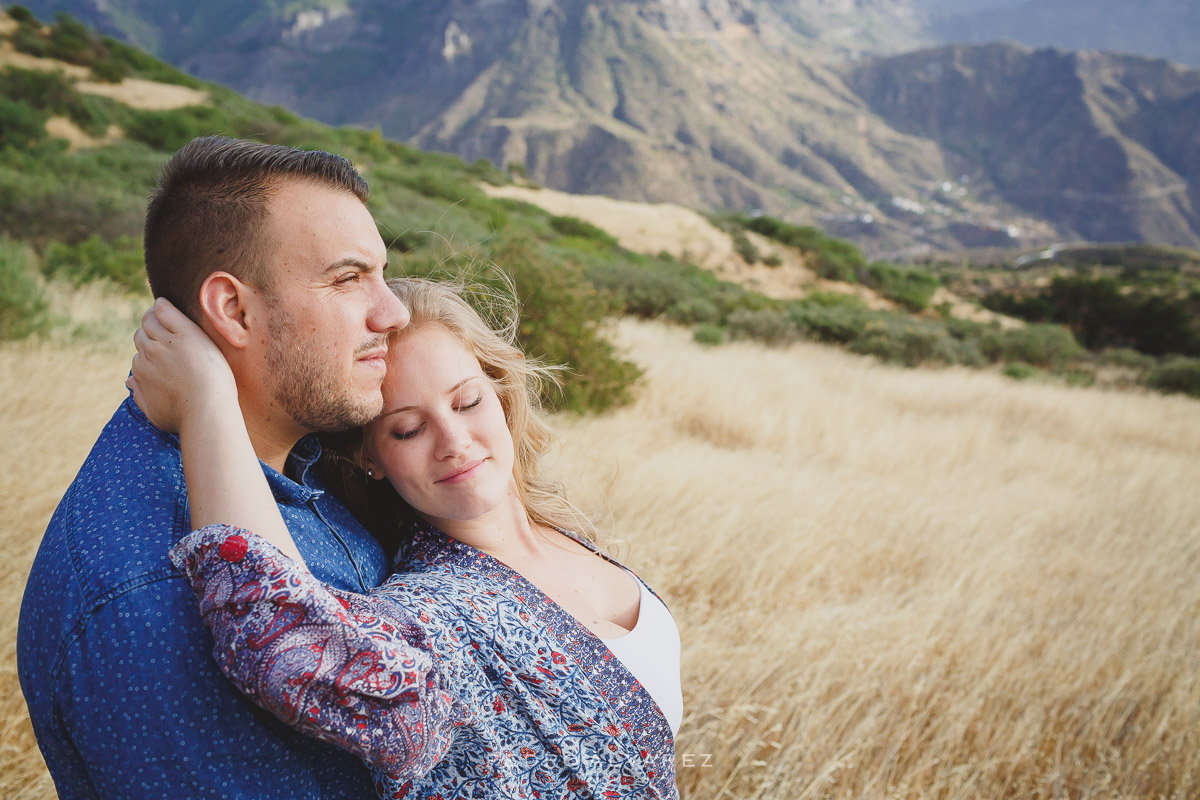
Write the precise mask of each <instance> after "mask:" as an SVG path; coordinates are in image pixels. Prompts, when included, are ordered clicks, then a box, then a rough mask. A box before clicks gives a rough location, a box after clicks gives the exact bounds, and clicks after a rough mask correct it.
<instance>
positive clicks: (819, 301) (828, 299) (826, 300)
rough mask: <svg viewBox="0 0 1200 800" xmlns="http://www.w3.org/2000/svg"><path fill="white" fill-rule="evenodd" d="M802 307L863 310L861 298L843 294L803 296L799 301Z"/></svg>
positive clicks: (811, 294) (819, 292)
mask: <svg viewBox="0 0 1200 800" xmlns="http://www.w3.org/2000/svg"><path fill="white" fill-rule="evenodd" d="M800 302H801V303H802V304H804V305H814V306H821V307H823V308H865V306H864V305H863V301H862V298H861V297H858V296H857V295H853V294H846V293H845V292H825V291H820V290H818V291H814V292H809V293H808V294H806V295H804V299H803V300H801V301H800Z"/></svg>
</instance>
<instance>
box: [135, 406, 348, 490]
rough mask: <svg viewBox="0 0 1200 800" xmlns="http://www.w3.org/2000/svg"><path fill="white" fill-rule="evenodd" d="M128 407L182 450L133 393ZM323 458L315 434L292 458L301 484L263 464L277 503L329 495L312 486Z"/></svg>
mask: <svg viewBox="0 0 1200 800" xmlns="http://www.w3.org/2000/svg"><path fill="white" fill-rule="evenodd" d="M125 405H126V407H127V408H128V409H129V412H130V413H131V414H133V415H134V416H135V417H136V418H138V419H140V420H142V421H143V422H145V423H146V424H147V425H149V426H150V427H151V428H154V430H155V431H157V432H158V434H159V436H163V437H165V438H166V439H167V440H168V441H170V442H171V443H172V444H173V445H175V447H176V448H178V447H179V436H178V435H177V434H174V433H168V432H167V431H164V430H160V429H159V428H155V427H154V423H152V422H150V420H149V419H148V418H147V417H146V415H145V414H144V413H142V409H140V408H139V407H138V404H137V403H135V402H134V400H133V393H132V392H130V394H129V397H128V398H126V400H125ZM320 457H321V441H320V439H318V438H317V435H316V434H315V433H310V434H309V435H308V436H305V437H304V438H302V439H301V440H300V441H298V442H296V446H295V447H293V448H292V452H291V453H289V454H288V458H287V471H288V472H290V473H291V474H293V475H295V476H296V479H297V480H295V481H294V480H292V479H291V478H289V477H287V476H286V475H281V474H280V473H279V472H277V471H276V470H275V469H274V468H273V467H270V466H268V465H267V464H264V463H263V462H262V461H259V462H258V463H259V464H260V465H261V466H262V470H263V474H264V475H266V476H267V485H268V486H270V487H271V494H273V495H274V496H275V502H277V503H287V504H288V505H293V506H298V505H303V504H304V503H307V502H309V501H310V500H315V499H316V498H318V497H320V496H321V495H323V494H324V493H325V492H324V490H322V489H318V488H316V487H315V486H313V485H312V484H313V482H314V479H315V475H314V474H313V473H312V466H313V464H315V463H317V459H318V458H320ZM297 481H299V482H297Z"/></svg>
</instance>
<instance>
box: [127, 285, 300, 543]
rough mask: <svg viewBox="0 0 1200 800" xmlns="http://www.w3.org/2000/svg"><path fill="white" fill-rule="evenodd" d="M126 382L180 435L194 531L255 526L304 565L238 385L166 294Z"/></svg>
mask: <svg viewBox="0 0 1200 800" xmlns="http://www.w3.org/2000/svg"><path fill="white" fill-rule="evenodd" d="M133 343H134V345H135V346H136V347H137V351H138V352H137V355H136V356H134V358H133V367H132V375H131V376H130V378H129V380H128V381H127V385H128V386H129V388H130V389H131V390H132V391H133V399H134V400H135V401H136V402H137V404H138V406H139V407H140V408H141V409H142V411H143V412H144V413H145V414H146V417H147V418H148V419H149V420H150V421H151V422H152V423H154V425H156V426H157V427H159V428H160V429H162V430H166V431H178V432H179V445H180V448H181V450H182V451H183V474H184V479H185V480H186V482H187V490H188V505H189V507H190V513H191V520H192V528H193V529H196V528H203V527H204V526H206V525H214V524H218V523H224V524H229V525H237V526H239V527H242V528H246V529H248V530H252V531H254V532H255V533H257V534H258V535H259V536H262V537H263V538H264V539H266V540H267V541H269V542H270V543H271V544H273V545H275V546H276V547H277V548H279V550H280V551H281V552H282V553H284V554H285V555H287V556H288V557H289V558H294V559H295V560H297V561H299V562H300V563H301V564H303V563H304V558H303V556H301V555H300V551H299V550H297V549H296V544H295V542H294V541H293V540H292V536H291V534H290V533H289V532H288V529H287V526H286V525H285V524H284V522H283V517H282V516H281V515H280V513H279V508H278V507H277V506H276V505H275V498H274V497H273V496H272V494H271V488H270V487H269V486H268V485H267V479H266V476H265V475H263V471H262V465H261V464H260V463H259V461H258V456H257V455H255V453H254V447H253V446H252V445H251V443H250V435H249V434H248V433H247V432H246V423H245V420H244V419H243V418H242V410H241V407H240V406H239V405H238V396H237V384H236V382H235V381H234V378H233V372H232V371H230V369H229V364H228V363H227V362H226V361H225V357H224V356H222V355H221V351H220V350H218V349H217V346H216V345H215V344H213V342H212V340H211V339H209V338H208V335H207V334H205V333H204V331H203V330H201V329H200V327H199V326H197V325H196V324H195V323H194V322H192V321H191V320H190V319H188V318H187V317H186V316H185V315H184V314H183V312H181V311H179V309H177V308H175V306H173V305H171V303H170V302H168V301H167V300H164V299H162V298H159V299H158V300H155V301H154V305H153V306H152V307H151V308H150V310H149V311H147V312H146V314H145V315H144V316H143V317H142V326H141V327H140V328H139V329H138V330H137V332H136V333H134V335H133Z"/></svg>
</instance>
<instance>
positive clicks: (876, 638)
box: [0, 322, 1200, 800]
mask: <svg viewBox="0 0 1200 800" xmlns="http://www.w3.org/2000/svg"><path fill="white" fill-rule="evenodd" d="M615 335H616V336H617V337H618V339H619V341H620V342H621V343H622V345H623V346H624V347H626V348H627V349H628V351H629V352H630V353H631V354H632V356H633V357H634V358H635V359H636V360H637V361H639V362H640V363H642V364H643V365H644V366H645V367H646V369H647V379H646V383H645V385H644V387H643V390H642V392H641V394H640V397H639V399H638V401H637V402H636V404H635V405H633V406H632V407H629V408H626V409H623V410H621V411H619V412H617V413H613V414H610V415H607V416H604V417H601V418H592V419H582V420H575V419H566V420H560V422H559V425H560V427H561V429H562V431H563V445H562V448H561V454H560V455H559V456H558V465H559V467H560V468H561V471H562V472H563V474H564V476H565V477H567V478H568V481H569V483H570V484H572V485H573V486H574V487H575V490H576V497H577V498H578V499H580V500H582V501H583V504H584V505H585V506H586V505H588V504H593V505H597V504H598V505H600V507H601V508H602V509H603V512H604V517H603V522H604V524H605V526H606V527H611V529H612V530H613V532H614V534H613V535H614V536H615V537H616V538H617V539H619V540H622V541H621V542H620V543H618V544H616V546H617V547H619V549H620V553H621V554H622V555H623V556H624V557H625V558H627V559H628V561H629V562H630V563H631V564H632V565H633V566H634V567H635V568H638V569H640V571H641V572H643V574H644V575H645V576H646V577H647V579H648V580H650V581H651V582H652V584H653V585H655V586H656V587H657V588H659V589H660V590H661V592H662V594H663V595H664V597H665V599H666V600H667V602H668V604H669V605H671V607H672V609H673V610H674V612H675V614H676V616H677V619H678V622H679V625H680V629H681V633H682V635H683V640H684V654H683V655H684V687H685V688H684V697H685V702H686V714H685V717H684V722H683V729H682V731H681V733H680V736H679V741H678V763H679V781H680V787H681V789H682V792H683V796H684V797H685V798H691V799H698V798H778V799H779V800H800V799H801V798H847V799H849V798H859V799H874V798H879V799H880V800H884V799H885V798H943V799H947V800H948V799H949V798H1031V797H1032V798H1139V799H1140V798H1175V799H1176V800H1194V798H1196V797H1200V579H1198V577H1197V576H1198V575H1200V490H1198V487H1200V403H1197V402H1196V401H1194V400H1186V399H1182V398H1178V397H1162V396H1158V395H1148V394H1129V393H1115V392H1104V391H1099V390H1094V389H1070V388H1063V387H1058V386H1050V385H1039V384H1029V383H1023V384H1022V383H1014V382H1010V381H1007V380H1005V379H1003V378H1001V377H999V376H997V375H994V374H989V373H983V372H967V371H956V370H946V371H904V370H898V369H892V368H886V367H882V366H879V365H876V364H874V363H873V362H871V361H869V360H867V359H863V358H859V357H854V356H850V355H848V354H845V353H843V352H841V351H837V350H833V349H828V348H823V347H817V346H810V345H797V346H794V347H791V348H789V349H786V350H766V349H763V348H761V347H757V346H750V345H743V344H736V345H729V346H724V347H721V348H718V349H714V350H703V349H701V348H699V347H698V346H696V345H694V344H692V343H691V342H690V341H689V339H688V334H687V333H686V332H685V331H681V330H676V329H670V328H664V327H659V326H655V325H650V324H644V323H643V324H638V323H632V322H625V323H622V324H621V325H619V326H618V327H617V329H616V330H615ZM126 359H127V352H126V351H125V350H124V349H121V350H112V349H108V350H105V349H99V350H96V351H91V352H89V351H85V350H80V349H77V348H76V349H70V348H66V347H63V346H51V345H28V344H26V345H15V346H14V345H6V346H4V347H2V348H0V375H2V376H3V377H0V383H2V386H3V389H2V396H3V398H4V402H3V408H2V410H0V428H2V429H3V431H4V434H5V437H4V438H5V448H4V450H3V453H2V455H0V458H2V459H3V462H2V463H3V467H2V471H0V519H2V520H3V527H2V528H0V598H3V599H2V600H0V681H2V682H3V685H2V687H0V698H2V699H0V702H2V703H3V705H2V706H0V736H2V745H0V797H4V798H8V799H10V800H26V799H33V798H37V799H38V800H42V799H43V798H51V797H53V796H54V791H53V787H52V785H51V783H50V780H49V778H48V776H47V775H46V773H45V770H44V767H43V765H42V762H41V758H40V756H39V755H38V753H37V750H36V746H35V744H34V741H33V737H32V735H31V733H30V730H29V726H28V722H27V720H26V718H25V708H24V704H23V702H22V700H21V698H20V693H19V691H18V687H17V681H16V674H15V664H14V646H13V639H14V635H15V630H16V620H17V609H18V605H19V601H20V595H21V590H22V585H23V582H24V578H25V575H26V572H27V570H28V566H29V563H30V560H31V559H32V557H33V553H34V550H35V549H36V546H37V542H38V537H39V536H40V534H41V531H42V529H43V527H44V525H45V523H46V521H47V519H48V517H49V515H50V513H51V511H52V509H53V508H54V506H55V504H56V503H57V501H58V498H59V496H60V494H61V493H62V491H63V490H64V489H65V487H66V486H67V484H68V483H69V481H70V480H71V478H72V476H73V474H74V472H75V470H76V468H77V467H78V465H79V464H80V463H81V461H82V459H83V457H84V455H85V453H86V452H87V450H88V448H89V447H90V446H91V443H92V441H93V439H94V437H95V435H96V434H97V432H98V431H99V429H100V427H101V426H102V425H103V423H104V421H105V420H106V419H107V418H108V415H109V414H110V412H111V410H112V408H113V407H114V406H115V405H116V403H117V402H118V401H119V400H120V398H121V397H122V396H123V394H124V390H123V387H122V385H121V383H122V381H123V379H124V374H125V368H126V363H127V361H126ZM601 497H603V498H604V499H603V501H601Z"/></svg>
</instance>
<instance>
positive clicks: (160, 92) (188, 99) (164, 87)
mask: <svg viewBox="0 0 1200 800" xmlns="http://www.w3.org/2000/svg"><path fill="white" fill-rule="evenodd" d="M75 88H76V89H78V90H79V91H81V92H87V93H89V94H97V95H100V96H101V97H107V98H109V99H111V100H116V101H117V102H118V103H123V104H125V105H127V106H129V107H130V108H138V109H141V110H143V111H169V110H171V109H173V108H183V107H184V106H202V105H208V92H203V91H200V90H199V89H191V88H188V87H187V86H177V85H175V84H172V83H158V82H157V81H148V80H144V79H142V78H126V79H125V80H123V81H121V82H120V83H99V82H97V81H80V82H79V83H77V84H75Z"/></svg>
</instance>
